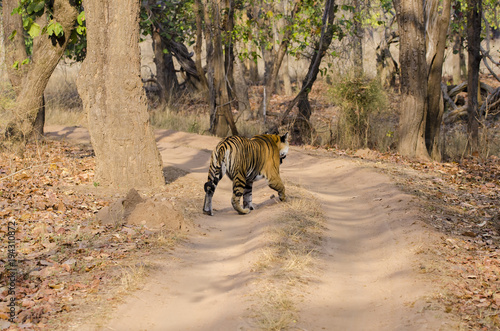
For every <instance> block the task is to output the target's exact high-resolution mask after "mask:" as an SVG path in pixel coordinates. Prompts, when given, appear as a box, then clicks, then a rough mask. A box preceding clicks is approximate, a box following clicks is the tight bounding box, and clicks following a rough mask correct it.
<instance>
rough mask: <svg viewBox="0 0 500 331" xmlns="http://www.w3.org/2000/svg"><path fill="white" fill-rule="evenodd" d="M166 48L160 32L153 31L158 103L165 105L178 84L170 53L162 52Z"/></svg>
mask: <svg viewBox="0 0 500 331" xmlns="http://www.w3.org/2000/svg"><path fill="white" fill-rule="evenodd" d="M164 49H166V45H165V44H164V42H163V40H162V38H161V36H160V33H159V32H158V31H157V30H154V31H153V50H154V55H155V58H154V62H155V65H156V79H157V80H158V83H159V84H160V87H161V92H160V105H162V106H165V105H166V104H168V102H169V101H170V98H171V97H172V96H174V97H175V96H176V95H177V93H178V91H179V89H180V86H179V81H178V80H177V74H176V72H175V68H174V62H173V59H172V54H167V53H164V52H163V50H164Z"/></svg>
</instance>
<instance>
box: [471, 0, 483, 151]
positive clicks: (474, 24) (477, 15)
mask: <svg viewBox="0 0 500 331" xmlns="http://www.w3.org/2000/svg"><path fill="white" fill-rule="evenodd" d="M467 8H468V9H467V44H468V48H467V51H468V73H467V77H468V78H467V79H468V84H467V113H468V123H467V135H468V140H467V150H468V152H469V154H470V155H473V154H474V153H475V152H477V151H478V149H479V134H478V131H479V121H478V119H479V112H478V109H479V106H478V92H479V65H480V64H481V55H480V45H481V12H482V2H481V0H468V1H467Z"/></svg>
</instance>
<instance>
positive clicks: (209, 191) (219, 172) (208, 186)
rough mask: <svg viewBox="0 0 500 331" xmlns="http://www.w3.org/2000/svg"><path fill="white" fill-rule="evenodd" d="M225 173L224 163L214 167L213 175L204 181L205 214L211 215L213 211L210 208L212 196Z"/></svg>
mask: <svg viewBox="0 0 500 331" xmlns="http://www.w3.org/2000/svg"><path fill="white" fill-rule="evenodd" d="M225 173H226V168H225V166H224V164H222V166H221V167H218V168H216V169H215V172H214V175H213V176H210V175H209V177H208V182H206V183H205V187H204V189H205V201H204V202H203V213H204V214H206V215H210V216H213V214H214V212H213V210H212V198H213V196H214V192H215V189H216V187H217V184H218V183H219V181H220V180H221V179H222V177H224V174H225Z"/></svg>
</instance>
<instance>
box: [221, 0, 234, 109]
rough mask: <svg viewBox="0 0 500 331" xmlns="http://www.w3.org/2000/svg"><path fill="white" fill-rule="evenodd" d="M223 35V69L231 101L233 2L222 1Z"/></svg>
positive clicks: (230, 0) (232, 85)
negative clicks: (223, 9)
mask: <svg viewBox="0 0 500 331" xmlns="http://www.w3.org/2000/svg"><path fill="white" fill-rule="evenodd" d="M224 8H226V10H225V11H224V23H223V26H224V34H223V35H222V44H223V45H224V68H225V74H226V77H227V79H226V80H225V82H226V85H228V89H227V92H228V96H229V97H228V99H229V100H232V99H233V98H234V96H233V94H234V93H233V89H234V44H233V29H234V0H224Z"/></svg>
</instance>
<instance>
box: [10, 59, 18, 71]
mask: <svg viewBox="0 0 500 331" xmlns="http://www.w3.org/2000/svg"><path fill="white" fill-rule="evenodd" d="M12 69H15V70H17V69H19V61H16V62H14V64H13V65H12Z"/></svg>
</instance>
